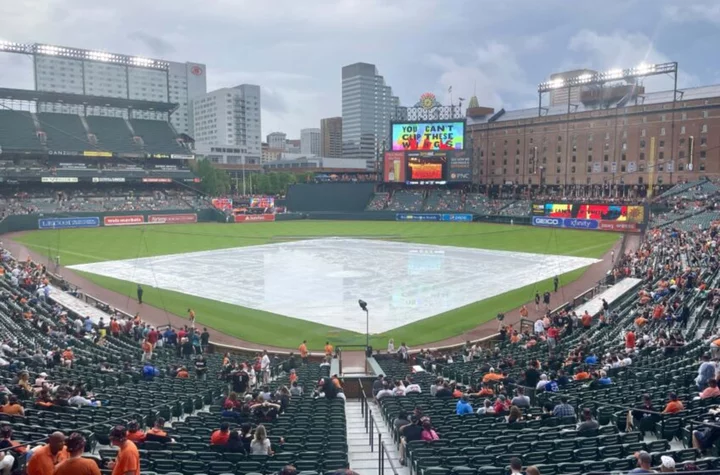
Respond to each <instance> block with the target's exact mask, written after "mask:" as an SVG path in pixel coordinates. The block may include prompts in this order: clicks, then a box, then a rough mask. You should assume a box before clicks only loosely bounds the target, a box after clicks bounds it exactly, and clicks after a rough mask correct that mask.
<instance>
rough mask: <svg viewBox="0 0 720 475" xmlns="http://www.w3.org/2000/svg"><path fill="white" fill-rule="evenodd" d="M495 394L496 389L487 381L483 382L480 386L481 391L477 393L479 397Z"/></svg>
mask: <svg viewBox="0 0 720 475" xmlns="http://www.w3.org/2000/svg"><path fill="white" fill-rule="evenodd" d="M494 395H495V391H493V390H492V388H491V387H490V386H489V385H488V384H486V383H483V385H482V388H480V391H479V392H478V393H477V396H479V397H483V396H494Z"/></svg>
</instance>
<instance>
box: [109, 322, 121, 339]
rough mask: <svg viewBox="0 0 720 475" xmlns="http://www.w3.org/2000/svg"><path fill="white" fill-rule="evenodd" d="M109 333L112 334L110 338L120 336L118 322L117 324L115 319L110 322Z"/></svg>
mask: <svg viewBox="0 0 720 475" xmlns="http://www.w3.org/2000/svg"><path fill="white" fill-rule="evenodd" d="M110 333H112V336H114V337H115V338H117V337H119V336H120V322H118V321H117V318H115V317H113V318H112V319H111V320H110Z"/></svg>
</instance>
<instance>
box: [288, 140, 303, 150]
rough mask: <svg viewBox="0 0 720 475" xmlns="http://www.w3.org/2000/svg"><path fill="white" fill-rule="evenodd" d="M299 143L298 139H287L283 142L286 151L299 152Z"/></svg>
mask: <svg viewBox="0 0 720 475" xmlns="http://www.w3.org/2000/svg"><path fill="white" fill-rule="evenodd" d="M301 145H302V144H301V142H300V139H288V140H287V141H286V142H285V151H286V152H287V153H300V147H301Z"/></svg>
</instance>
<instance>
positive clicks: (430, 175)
mask: <svg viewBox="0 0 720 475" xmlns="http://www.w3.org/2000/svg"><path fill="white" fill-rule="evenodd" d="M406 155H407V172H406V182H407V183H408V184H411V185H442V184H445V182H446V181H447V180H446V175H447V169H448V163H447V162H448V156H447V153H445V152H407V154H406Z"/></svg>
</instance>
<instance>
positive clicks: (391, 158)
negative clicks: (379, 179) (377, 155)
mask: <svg viewBox="0 0 720 475" xmlns="http://www.w3.org/2000/svg"><path fill="white" fill-rule="evenodd" d="M383 177H384V178H385V182H386V183H404V182H405V152H385V172H384V174H383Z"/></svg>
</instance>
